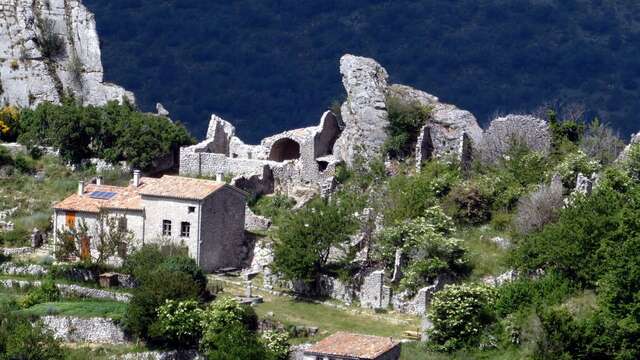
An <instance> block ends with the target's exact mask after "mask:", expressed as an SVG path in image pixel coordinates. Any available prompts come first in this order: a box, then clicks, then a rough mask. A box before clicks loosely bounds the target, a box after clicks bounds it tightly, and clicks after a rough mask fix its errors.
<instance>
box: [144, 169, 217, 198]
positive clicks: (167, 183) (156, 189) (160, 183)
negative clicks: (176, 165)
mask: <svg viewBox="0 0 640 360" xmlns="http://www.w3.org/2000/svg"><path fill="white" fill-rule="evenodd" d="M148 179H149V178H142V185H141V186H140V188H139V193H140V194H141V195H149V196H160V197H168V198H176V199H189V200H202V199H204V198H206V197H207V196H209V195H211V194H213V193H214V192H216V191H218V190H219V189H221V188H223V187H224V186H225V183H222V182H217V181H212V180H204V179H194V178H187V177H182V176H169V175H164V176H163V177H161V178H160V179H152V180H153V181H151V182H147V181H145V180H148Z"/></svg>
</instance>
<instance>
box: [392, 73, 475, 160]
mask: <svg viewBox="0 0 640 360" xmlns="http://www.w3.org/2000/svg"><path fill="white" fill-rule="evenodd" d="M388 95H389V96H393V97H397V98H399V99H401V100H403V101H405V102H409V103H411V102H418V103H419V104H420V105H423V106H427V107H429V108H431V120H430V121H429V123H428V124H426V125H425V126H424V127H423V128H422V130H421V131H420V135H419V137H418V144H417V148H416V162H417V163H418V165H420V164H422V162H423V161H426V160H428V159H429V158H430V157H442V156H445V155H452V154H453V155H455V156H456V157H462V150H463V142H464V136H465V135H466V136H468V138H469V139H470V140H471V146H472V147H473V146H474V145H477V144H479V143H480V141H481V140H482V128H480V126H479V125H478V121H477V120H476V118H475V116H473V114H471V113H470V112H469V111H466V110H462V109H458V108H457V107H456V106H454V105H451V104H444V103H441V102H440V100H439V99H438V98H437V97H436V96H433V95H431V94H428V93H426V92H424V91H421V90H416V89H414V88H411V87H409V86H406V85H398V84H394V85H391V86H390V87H389V89H388Z"/></svg>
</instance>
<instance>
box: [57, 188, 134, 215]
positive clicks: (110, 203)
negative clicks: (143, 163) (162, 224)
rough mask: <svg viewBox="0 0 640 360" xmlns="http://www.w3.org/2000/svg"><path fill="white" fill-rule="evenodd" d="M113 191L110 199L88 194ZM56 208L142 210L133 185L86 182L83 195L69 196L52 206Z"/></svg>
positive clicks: (93, 211) (92, 211)
mask: <svg viewBox="0 0 640 360" xmlns="http://www.w3.org/2000/svg"><path fill="white" fill-rule="evenodd" d="M97 191H101V192H113V193H115V195H114V196H113V197H112V198H111V199H107V200H104V199H94V198H92V197H91V196H90V194H91V193H92V192H97ZM53 208H54V209H58V210H70V211H80V212H90V213H97V212H99V211H100V209H102V208H104V209H118V210H143V207H142V198H141V197H140V195H139V194H138V191H137V189H136V188H134V187H133V186H128V187H119V186H109V185H95V184H88V185H86V186H85V188H84V195H82V196H80V195H78V194H77V193H76V194H73V195H71V196H69V197H68V198H66V199H64V200H62V201H61V202H59V203H57V204H55V205H54V206H53Z"/></svg>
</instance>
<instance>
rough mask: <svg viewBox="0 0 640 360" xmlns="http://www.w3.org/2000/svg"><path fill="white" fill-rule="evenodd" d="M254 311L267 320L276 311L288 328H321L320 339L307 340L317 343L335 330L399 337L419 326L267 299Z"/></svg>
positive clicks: (414, 320)
mask: <svg viewBox="0 0 640 360" xmlns="http://www.w3.org/2000/svg"><path fill="white" fill-rule="evenodd" d="M255 310H256V312H257V314H258V316H259V317H261V318H266V317H268V316H267V313H269V312H273V314H274V316H273V318H274V319H275V320H278V321H280V322H282V323H284V324H285V325H304V326H316V327H318V328H319V329H320V333H319V335H318V336H317V339H304V341H305V342H306V341H316V340H318V339H319V338H323V337H326V336H328V335H330V334H332V333H335V332H336V331H349V332H355V333H362V334H369V335H378V336H393V337H395V338H400V337H402V335H403V332H404V331H407V330H411V331H416V330H418V329H419V327H420V326H419V320H418V319H417V318H412V317H408V316H403V315H399V314H373V313H371V312H368V311H365V310H362V312H361V313H356V312H355V311H354V312H352V311H346V310H341V309H337V308H334V307H331V306H328V305H323V304H316V303H311V302H304V301H296V300H293V299H289V298H272V299H267V300H266V301H265V303H263V304H259V305H258V306H256V307H255ZM354 310H356V309H354ZM358 310H359V309H358Z"/></svg>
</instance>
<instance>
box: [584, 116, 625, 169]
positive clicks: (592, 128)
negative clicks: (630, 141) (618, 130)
mask: <svg viewBox="0 0 640 360" xmlns="http://www.w3.org/2000/svg"><path fill="white" fill-rule="evenodd" d="M623 149H624V141H622V140H621V139H620V137H619V136H618V135H617V134H615V133H614V132H613V130H612V129H611V128H610V127H608V126H607V125H605V124H603V123H601V122H600V120H598V119H597V118H596V119H595V120H593V121H592V122H591V124H589V127H588V128H587V133H586V135H585V136H584V139H582V142H581V143H580V150H582V152H584V153H585V154H586V155H587V156H588V157H589V158H590V159H594V160H596V161H598V162H599V163H600V164H603V165H607V164H611V163H613V162H614V161H615V160H616V159H617V158H618V155H620V153H621V152H622V150H623Z"/></svg>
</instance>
